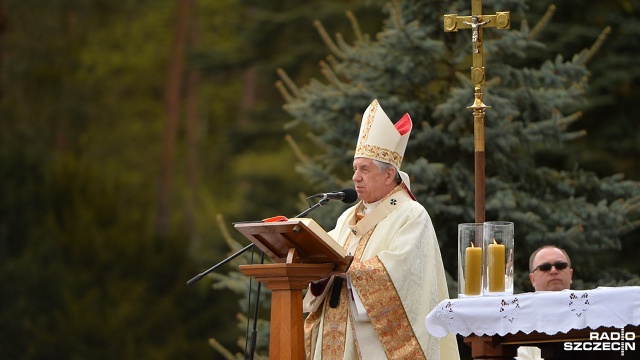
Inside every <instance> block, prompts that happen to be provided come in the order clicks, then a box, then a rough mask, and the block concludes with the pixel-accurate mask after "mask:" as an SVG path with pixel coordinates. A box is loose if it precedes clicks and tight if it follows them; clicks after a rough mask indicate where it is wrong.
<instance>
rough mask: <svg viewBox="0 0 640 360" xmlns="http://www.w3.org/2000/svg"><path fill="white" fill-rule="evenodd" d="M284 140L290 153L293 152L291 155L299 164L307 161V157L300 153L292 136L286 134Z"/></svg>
mask: <svg viewBox="0 0 640 360" xmlns="http://www.w3.org/2000/svg"><path fill="white" fill-rule="evenodd" d="M284 139H285V141H286V142H287V143H288V144H289V146H290V147H291V151H293V154H294V155H295V156H296V157H297V158H298V160H300V161H301V162H307V161H309V157H308V156H307V155H305V154H304V153H303V152H302V150H301V149H300V146H298V143H297V142H296V141H295V140H294V139H293V136H291V135H290V134H287V135H285V136H284Z"/></svg>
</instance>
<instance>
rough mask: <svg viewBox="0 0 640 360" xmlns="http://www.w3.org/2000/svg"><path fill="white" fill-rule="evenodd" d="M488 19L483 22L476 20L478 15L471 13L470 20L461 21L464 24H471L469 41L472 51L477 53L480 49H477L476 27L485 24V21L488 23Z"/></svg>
mask: <svg viewBox="0 0 640 360" xmlns="http://www.w3.org/2000/svg"><path fill="white" fill-rule="evenodd" d="M489 21H490V20H485V21H483V22H480V23H479V22H478V16H477V15H473V16H471V22H470V23H469V22H466V21H463V22H462V23H463V24H465V25H469V26H471V31H472V32H471V43H472V44H473V53H474V54H477V53H479V52H480V50H479V49H478V36H479V35H478V33H479V31H478V28H480V26H482V25H485V24H487V23H489Z"/></svg>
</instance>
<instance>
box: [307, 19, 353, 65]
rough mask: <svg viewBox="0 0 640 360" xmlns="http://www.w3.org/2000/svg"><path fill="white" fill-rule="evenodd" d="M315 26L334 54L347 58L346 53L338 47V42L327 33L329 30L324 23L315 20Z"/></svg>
mask: <svg viewBox="0 0 640 360" xmlns="http://www.w3.org/2000/svg"><path fill="white" fill-rule="evenodd" d="M313 26H314V27H315V28H316V30H318V33H319V34H320V37H321V38H322V41H324V43H325V45H327V47H328V48H329V50H330V51H331V52H333V54H334V55H336V56H337V57H338V58H340V59H343V60H345V59H346V58H347V57H346V55H345V54H344V53H343V52H342V51H341V50H340V49H339V48H338V46H337V45H336V43H335V42H333V40H332V39H331V37H330V36H329V34H328V33H327V30H326V29H325V28H324V26H323V25H322V23H321V22H320V21H318V20H315V21H314V22H313Z"/></svg>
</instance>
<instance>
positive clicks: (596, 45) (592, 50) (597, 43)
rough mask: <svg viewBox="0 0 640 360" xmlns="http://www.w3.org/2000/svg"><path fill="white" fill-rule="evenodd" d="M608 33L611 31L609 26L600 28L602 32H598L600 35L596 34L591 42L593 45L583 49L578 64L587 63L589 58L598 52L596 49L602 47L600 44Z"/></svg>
mask: <svg viewBox="0 0 640 360" xmlns="http://www.w3.org/2000/svg"><path fill="white" fill-rule="evenodd" d="M610 33H611V26H607V27H605V28H604V30H602V32H601V33H600V35H598V38H597V39H596V41H595V42H594V43H593V45H592V46H591V47H590V48H589V49H585V50H584V52H583V54H582V55H583V56H582V59H581V60H580V61H579V62H578V63H579V64H580V65H587V63H588V62H589V60H591V59H592V58H593V56H594V55H595V54H597V53H598V51H599V50H600V48H601V47H602V44H604V42H605V40H607V37H609V34H610Z"/></svg>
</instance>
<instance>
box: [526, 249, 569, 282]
mask: <svg viewBox="0 0 640 360" xmlns="http://www.w3.org/2000/svg"><path fill="white" fill-rule="evenodd" d="M529 272H530V273H529V280H531V285H533V288H534V289H535V290H536V291H559V290H564V289H569V288H570V287H571V278H572V276H573V269H572V268H571V260H570V259H569V255H567V253H566V252H565V251H564V250H562V249H560V248H559V247H557V246H554V245H545V246H542V247H540V248H538V249H537V250H536V251H534V252H533V254H531V257H530V258H529Z"/></svg>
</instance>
